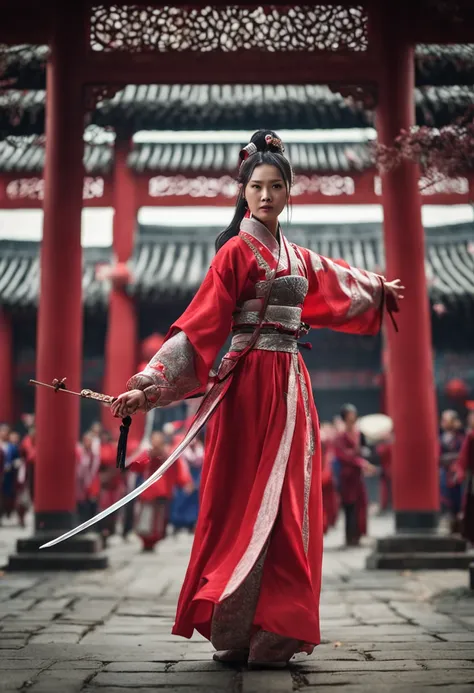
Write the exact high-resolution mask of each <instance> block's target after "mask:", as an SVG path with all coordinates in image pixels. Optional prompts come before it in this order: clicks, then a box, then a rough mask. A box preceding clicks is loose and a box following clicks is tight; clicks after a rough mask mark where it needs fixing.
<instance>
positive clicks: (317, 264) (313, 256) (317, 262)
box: [308, 249, 324, 272]
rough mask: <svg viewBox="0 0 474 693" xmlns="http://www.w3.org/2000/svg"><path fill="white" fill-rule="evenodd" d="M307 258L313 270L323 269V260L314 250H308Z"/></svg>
mask: <svg viewBox="0 0 474 693" xmlns="http://www.w3.org/2000/svg"><path fill="white" fill-rule="evenodd" d="M308 253H309V259H310V262H311V267H312V268H313V270H314V271H315V272H320V271H321V270H323V269H324V265H323V261H322V260H321V256H320V255H318V254H317V253H315V252H314V250H309V249H308Z"/></svg>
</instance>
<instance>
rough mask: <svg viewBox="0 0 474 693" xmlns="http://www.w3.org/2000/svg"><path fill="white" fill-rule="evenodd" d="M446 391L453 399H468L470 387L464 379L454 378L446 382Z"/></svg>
mask: <svg viewBox="0 0 474 693" xmlns="http://www.w3.org/2000/svg"><path fill="white" fill-rule="evenodd" d="M445 392H446V395H447V396H448V397H450V398H451V399H463V400H464V399H466V397H467V393H468V389H467V385H466V383H465V382H464V380H461V378H453V379H452V380H449V381H448V382H447V383H446V387H445Z"/></svg>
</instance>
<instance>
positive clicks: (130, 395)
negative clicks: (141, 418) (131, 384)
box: [111, 390, 146, 419]
mask: <svg viewBox="0 0 474 693" xmlns="http://www.w3.org/2000/svg"><path fill="white" fill-rule="evenodd" d="M111 409H112V414H113V415H114V416H116V417H117V418H121V419H123V418H124V416H133V414H136V413H137V411H146V397H145V393H144V392H143V391H142V390H130V391H129V392H123V393H122V394H121V395H119V396H118V397H117V399H116V400H115V401H114V402H113V404H112V406H111Z"/></svg>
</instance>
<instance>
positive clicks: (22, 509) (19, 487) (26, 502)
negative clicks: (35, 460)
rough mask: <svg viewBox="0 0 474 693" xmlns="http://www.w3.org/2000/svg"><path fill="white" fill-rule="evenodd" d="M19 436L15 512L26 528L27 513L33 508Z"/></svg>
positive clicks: (26, 467) (26, 463) (25, 461)
mask: <svg viewBox="0 0 474 693" xmlns="http://www.w3.org/2000/svg"><path fill="white" fill-rule="evenodd" d="M17 435H18V459H17V474H16V501H15V510H16V512H17V514H18V519H19V521H20V526H21V527H24V526H25V517H26V513H27V512H28V510H29V509H30V507H31V494H30V488H29V478H28V466H29V465H28V462H27V460H26V459H25V456H24V452H23V442H20V436H19V434H17Z"/></svg>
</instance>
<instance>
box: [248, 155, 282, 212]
mask: <svg viewBox="0 0 474 693" xmlns="http://www.w3.org/2000/svg"><path fill="white" fill-rule="evenodd" d="M244 196H245V199H246V200H247V204H248V207H249V210H250V212H251V213H252V215H253V216H254V217H257V219H259V220H260V221H261V222H262V223H263V224H274V223H275V222H276V220H277V219H278V217H279V215H280V214H281V213H282V212H283V210H284V208H285V205H286V203H287V201H288V194H287V190H286V185H285V181H284V180H283V178H282V175H281V173H280V171H279V169H278V168H277V167H276V166H270V165H269V164H261V165H260V166H256V167H255V168H254V170H253V173H252V176H251V178H250V180H249V182H248V183H247V185H246V187H245V190H244Z"/></svg>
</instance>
